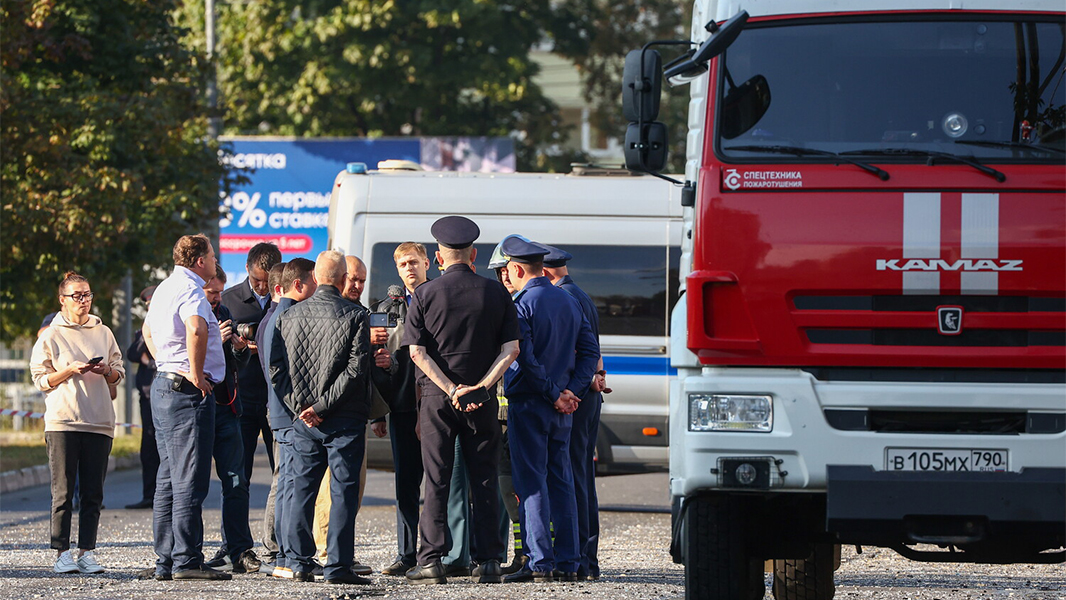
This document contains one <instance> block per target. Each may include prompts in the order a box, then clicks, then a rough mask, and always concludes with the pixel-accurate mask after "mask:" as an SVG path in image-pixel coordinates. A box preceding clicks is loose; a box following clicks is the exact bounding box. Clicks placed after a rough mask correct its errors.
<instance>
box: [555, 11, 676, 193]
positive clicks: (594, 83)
mask: <svg viewBox="0 0 1066 600" xmlns="http://www.w3.org/2000/svg"><path fill="white" fill-rule="evenodd" d="M582 4H583V5H584V6H583V10H584V11H585V12H586V14H588V15H589V21H590V22H591V27H590V31H591V33H592V35H591V38H590V43H589V46H588V48H587V51H586V52H585V53H584V54H575V55H574V57H573V58H574V60H575V62H576V64H577V65H578V67H579V68H580V70H581V76H582V81H583V82H584V84H585V99H586V100H587V101H588V102H589V104H590V105H591V107H592V109H593V110H592V119H593V121H594V123H595V125H596V127H597V128H598V129H600V131H606V132H610V133H612V134H614V135H615V136H616V137H619V138H622V137H624V136H625V129H626V124H627V122H626V121H625V119H623V118H622V72H623V70H624V68H625V56H626V53H628V52H629V51H630V50H639V49H640V48H641V47H642V46H644V44H646V43H648V42H651V41H654V40H687V39H689V33H688V27H687V25H688V23H689V20H690V16H691V14H692V12H691V3H690V2H678V1H677V0H623V1H610V0H587V2H583V3H582ZM655 49H656V50H658V51H659V52H660V53H661V54H662V56H663V64H666V62H668V61H669V60H671V59H673V58H674V57H675V56H677V55H678V54H679V53H680V50H679V49H678V48H677V47H671V46H662V47H657V48H655ZM688 100H689V88H688V86H684V87H680V88H671V87H670V86H669V85H667V84H666V83H665V82H664V83H663V98H662V104H661V107H660V110H659V118H658V120H659V121H662V122H663V123H665V124H666V126H667V129H668V131H669V137H668V142H669V144H670V162H669V170H672V172H674V173H682V172H684V169H685V139H686V135H687V133H688Z"/></svg>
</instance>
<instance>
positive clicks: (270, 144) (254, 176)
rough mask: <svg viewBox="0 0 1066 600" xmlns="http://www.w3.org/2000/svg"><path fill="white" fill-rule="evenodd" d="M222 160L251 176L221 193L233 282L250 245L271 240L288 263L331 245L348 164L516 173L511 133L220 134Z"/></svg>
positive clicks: (223, 250) (225, 255)
mask: <svg viewBox="0 0 1066 600" xmlns="http://www.w3.org/2000/svg"><path fill="white" fill-rule="evenodd" d="M220 141H221V142H223V145H224V147H225V148H226V150H227V152H226V153H224V154H223V156H222V161H223V162H225V163H227V164H229V165H230V166H232V167H234V168H236V169H240V170H241V172H242V174H243V175H244V176H245V177H247V179H248V180H249V182H248V183H245V184H243V185H239V186H236V187H235V188H234V189H233V190H232V192H231V193H230V194H229V195H228V196H225V197H224V198H222V200H221V204H222V207H223V211H222V212H223V217H222V218H221V219H220V221H219V232H220V236H219V237H220V239H219V258H220V264H221V265H222V269H223V270H224V271H226V276H227V278H228V281H227V284H228V285H235V284H237V283H239V282H241V281H243V280H244V278H245V277H246V276H247V273H246V272H245V263H246V259H247V256H248V250H249V249H251V247H252V246H254V245H256V244H258V243H259V242H270V243H273V244H275V245H277V247H278V248H279V249H280V250H281V254H282V257H283V259H284V260H290V259H293V258H297V257H304V258H308V259H311V260H314V259H315V257H317V256H318V253H319V252H322V251H323V250H326V249H327V248H326V244H327V242H328V234H327V231H326V226H327V224H328V218H329V196H330V191H331V189H332V187H333V181H334V179H336V177H337V173H339V172H340V171H342V170H344V168H345V166H346V165H347V164H348V163H350V162H362V163H366V165H367V166H368V167H370V168H371V169H373V168H375V167H376V166H377V164H378V162H379V161H383V160H388V159H401V160H410V161H413V162H416V163H420V164H421V165H422V167H423V168H424V169H426V170H431V171H481V172H513V171H514V170H515V156H514V143H513V141H512V140H510V139H509V138H446V137H438V138H376V139H366V138H330V139H321V138H318V139H314V138H271V137H221V138H220Z"/></svg>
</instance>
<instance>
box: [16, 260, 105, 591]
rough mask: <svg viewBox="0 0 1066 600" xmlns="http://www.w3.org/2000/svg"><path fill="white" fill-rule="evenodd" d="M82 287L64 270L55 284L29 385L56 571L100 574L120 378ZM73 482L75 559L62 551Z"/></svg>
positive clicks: (67, 550)
mask: <svg viewBox="0 0 1066 600" xmlns="http://www.w3.org/2000/svg"><path fill="white" fill-rule="evenodd" d="M92 301H93V293H92V291H91V289H90V288H89V281H88V280H86V279H85V278H84V277H82V276H81V275H78V274H77V273H73V272H68V273H67V274H66V275H64V276H63V282H62V283H61V284H60V285H59V307H60V311H59V314H58V315H56V317H55V319H53V320H52V324H51V325H50V326H49V327H48V328H47V329H45V330H44V332H42V333H41V335H40V336H39V337H38V338H37V343H36V344H34V346H33V354H32V355H31V357H30V372H31V373H32V375H33V383H34V384H35V385H36V386H37V388H38V389H40V390H41V391H43V392H44V393H45V406H46V408H45V412H44V439H45V443H46V444H47V446H48V467H49V468H50V469H51V471H52V548H54V549H55V550H56V552H57V558H56V562H55V566H54V568H55V571H56V572H57V573H79V572H80V573H100V572H103V570H104V569H103V567H101V566H100V565H99V564H98V563H97V562H96V559H95V558H93V550H94V549H95V548H96V530H97V527H98V525H99V523H100V507H101V506H102V505H103V500H104V476H105V475H106V473H107V458H108V455H110V453H111V440H112V438H114V437H115V408H114V407H113V406H112V404H111V392H110V389H109V388H110V387H112V386H116V385H118V383H119V382H121V381H122V378H123V377H124V376H125V370H124V369H123V366H122V352H121V351H120V350H119V347H118V343H117V342H115V336H114V334H113V333H111V330H110V329H108V328H107V327H106V326H104V325H103V323H102V322H101V321H100V318H99V317H96V316H94V315H91V314H89V309H90V308H92ZM75 477H79V478H80V494H79V500H80V502H81V510H80V511H79V513H78V555H77V556H74V555H73V554H72V553H71V551H70V520H71V514H72V502H73V500H74V480H75Z"/></svg>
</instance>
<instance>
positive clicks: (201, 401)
mask: <svg viewBox="0 0 1066 600" xmlns="http://www.w3.org/2000/svg"><path fill="white" fill-rule="evenodd" d="M152 418H153V420H154V421H155V430H156V431H155V437H156V444H157V445H158V446H159V476H158V477H157V479H156V487H155V504H154V505H153V506H152V521H153V523H152V530H153V534H154V538H155V553H156V555H157V556H158V557H159V558H158V559H157V560H156V573H159V574H162V573H172V572H177V571H187V570H192V569H199V568H200V567H201V566H202V565H203V561H204V554H203V545H204V521H203V503H204V499H205V498H207V492H208V489H209V487H210V484H211V453H212V450H213V446H214V440H215V395H214V394H208V395H207V396H206V397H204V396H202V395H201V394H200V391H199V390H197V389H196V388H195V387H193V386H192V384H190V383H188V382H186V383H184V384H183V385H181V386H180V387H179V389H176V390H175V389H173V386H172V382H171V381H170V380H169V379H166V378H164V377H159V376H157V377H156V378H155V381H153V382H152Z"/></svg>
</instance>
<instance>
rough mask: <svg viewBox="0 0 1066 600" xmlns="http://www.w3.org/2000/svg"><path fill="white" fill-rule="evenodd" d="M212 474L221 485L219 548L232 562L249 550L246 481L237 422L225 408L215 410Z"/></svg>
mask: <svg viewBox="0 0 1066 600" xmlns="http://www.w3.org/2000/svg"><path fill="white" fill-rule="evenodd" d="M214 455H215V473H216V474H217V475H218V479H219V481H221V482H222V548H223V549H224V550H225V551H226V554H228V555H229V557H230V558H231V559H233V562H237V559H238V558H240V556H241V554H243V553H244V552H245V551H246V550H251V549H252V545H253V544H254V541H253V540H252V529H251V527H250V526H249V525H248V479H247V478H246V477H245V476H244V471H245V469H244V444H243V443H242V440H241V426H240V421H239V418H238V417H237V415H236V414H234V413H233V409H232V408H230V407H229V406H228V405H216V408H215V450H214Z"/></svg>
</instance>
